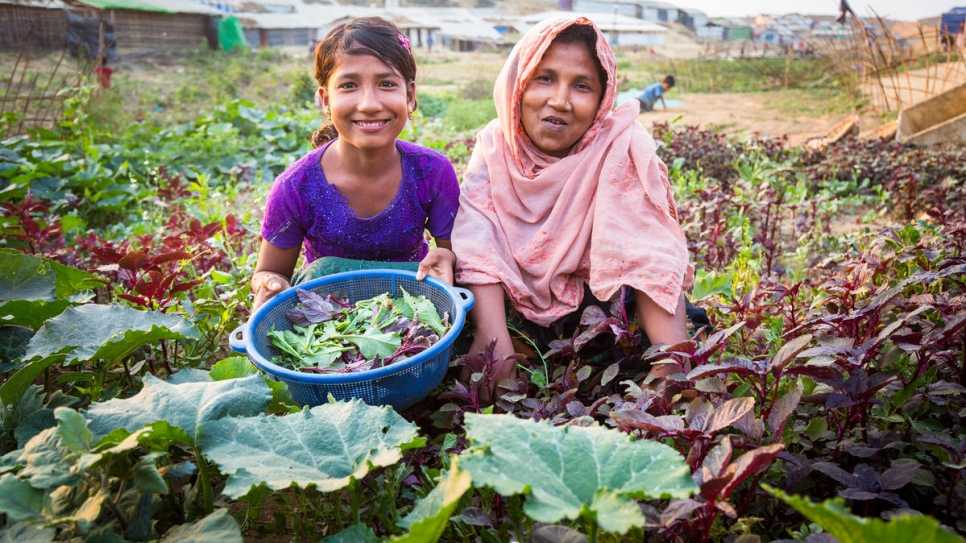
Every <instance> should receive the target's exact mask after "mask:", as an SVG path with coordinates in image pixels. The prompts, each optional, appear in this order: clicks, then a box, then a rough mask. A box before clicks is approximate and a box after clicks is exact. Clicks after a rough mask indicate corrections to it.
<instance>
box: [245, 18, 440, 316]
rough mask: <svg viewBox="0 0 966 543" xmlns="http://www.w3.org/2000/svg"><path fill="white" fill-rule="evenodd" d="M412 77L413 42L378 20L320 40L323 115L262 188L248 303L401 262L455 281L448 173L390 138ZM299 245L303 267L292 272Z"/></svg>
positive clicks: (412, 90) (403, 112)
mask: <svg viewBox="0 0 966 543" xmlns="http://www.w3.org/2000/svg"><path fill="white" fill-rule="evenodd" d="M415 78H416V60H415V59H414V58H413V54H412V50H411V48H410V44H409V40H408V39H406V38H405V37H404V36H403V35H402V34H401V33H400V32H399V29H398V28H396V26H395V25H393V24H392V23H390V22H388V21H385V20H383V19H380V18H378V17H365V18H360V19H355V20H353V21H352V22H349V23H347V24H342V25H339V26H337V27H335V28H334V29H332V31H331V32H329V34H328V35H327V36H326V37H325V38H324V39H323V40H322V41H321V42H319V44H318V45H317V46H316V49H315V79H316V81H317V82H318V84H319V90H318V95H319V102H320V104H321V107H322V109H323V112H324V114H325V116H326V118H327V120H326V122H325V123H324V124H323V125H322V126H321V127H320V128H319V130H318V131H317V132H316V133H315V134H314V135H313V136H312V144H313V146H314V147H315V150H313V151H311V152H309V153H308V154H307V155H305V156H304V157H302V158H300V159H299V160H298V161H296V162H295V163H294V164H292V165H291V166H289V168H288V169H286V170H285V172H283V173H282V174H281V175H279V176H278V178H277V179H275V182H274V183H273V184H272V187H271V189H270V191H269V195H268V199H267V201H266V205H265V217H264V220H263V222H262V228H261V235H262V241H261V248H260V250H259V254H258V262H257V264H256V266H255V272H254V273H253V274H252V279H251V287H252V292H253V293H254V295H255V300H254V307H255V308H257V307H259V306H260V305H262V304H263V303H265V302H266V301H267V300H269V299H270V298H272V297H273V296H275V295H276V294H278V293H279V292H282V291H283V290H285V289H286V288H289V286H290V285H292V284H298V283H300V282H302V281H305V280H308V279H313V278H316V277H321V276H324V275H329V274H331V273H337V272H342V271H349V270H357V269H367V268H401V269H409V270H412V271H416V272H417V279H422V278H423V277H425V276H426V275H427V274H429V275H433V276H435V277H439V278H440V279H442V280H444V281H447V282H450V283H452V280H453V265H454V263H455V260H456V257H455V255H454V254H453V252H452V251H451V250H450V247H451V245H450V241H449V239H450V232H451V231H452V228H453V220H454V217H455V216H456V208H457V205H458V199H459V185H458V183H457V179H456V172H455V170H454V169H453V166H452V164H450V162H449V160H448V159H447V158H446V157H445V156H443V155H442V154H440V153H438V152H436V151H433V150H431V149H427V148H425V147H420V146H418V145H415V144H412V143H408V142H404V141H400V140H398V139H397V138H398V136H399V134H400V133H401V132H402V130H403V128H404V127H405V126H406V121H407V119H408V118H410V116H411V115H412V113H413V111H414V110H415V109H416V81H415ZM427 230H428V231H429V233H430V234H431V235H432V236H433V238H435V242H436V248H434V249H430V247H429V245H428V243H427V241H426V239H425V235H424V234H425V232H426V231H427ZM303 249H304V253H305V261H306V265H305V266H304V267H303V268H302V269H301V270H299V273H298V274H296V275H295V277H294V278H293V272H294V271H295V266H296V264H297V262H298V259H299V256H300V255H301V254H302V252H303Z"/></svg>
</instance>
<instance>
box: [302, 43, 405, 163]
mask: <svg viewBox="0 0 966 543" xmlns="http://www.w3.org/2000/svg"><path fill="white" fill-rule="evenodd" d="M319 97H320V98H321V99H322V106H323V107H325V108H328V109H329V115H330V118H331V119H332V124H334V125H335V129H336V130H337V131H338V132H339V140H340V141H342V143H343V144H349V145H352V146H354V147H357V148H359V149H362V150H370V151H371V150H379V149H384V148H393V147H394V146H395V142H396V137H397V136H399V133H400V132H402V129H403V127H405V126H406V119H407V118H408V116H409V110H410V106H413V105H414V102H415V97H416V83H415V82H409V83H406V81H405V80H404V79H403V78H402V76H400V75H399V74H398V72H397V71H396V70H394V69H392V68H391V67H390V66H388V65H387V64H385V63H384V62H383V61H381V60H379V59H378V58H376V57H374V56H372V55H342V58H341V59H339V61H338V62H337V63H336V65H335V68H334V69H333V70H332V73H331V74H330V75H329V79H328V82H327V83H326V86H325V88H320V89H319Z"/></svg>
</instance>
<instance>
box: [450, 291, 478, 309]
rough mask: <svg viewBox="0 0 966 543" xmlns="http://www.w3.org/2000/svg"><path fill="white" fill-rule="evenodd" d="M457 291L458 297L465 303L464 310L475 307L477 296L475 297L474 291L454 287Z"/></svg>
mask: <svg viewBox="0 0 966 543" xmlns="http://www.w3.org/2000/svg"><path fill="white" fill-rule="evenodd" d="M453 290H454V291H455V292H456V299H457V300H459V302H460V303H461V304H462V305H463V311H469V310H470V309H473V306H474V305H475V304H476V298H474V297H473V293H472V292H470V291H469V290H467V289H465V288H462V287H453Z"/></svg>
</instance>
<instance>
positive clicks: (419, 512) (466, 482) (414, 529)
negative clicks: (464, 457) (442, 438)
mask: <svg viewBox="0 0 966 543" xmlns="http://www.w3.org/2000/svg"><path fill="white" fill-rule="evenodd" d="M471 483H472V481H471V479H470V474H469V473H467V472H465V471H461V470H460V468H459V460H458V459H454V460H453V463H452V467H451V468H450V470H449V471H448V472H446V473H444V474H443V475H442V476H440V478H439V484H437V485H436V488H434V489H433V490H432V491H430V493H429V494H427V495H426V497H425V498H423V499H421V500H419V501H418V502H416V505H414V506H413V510H412V511H410V512H409V514H408V515H406V516H405V517H404V518H403V519H402V520H400V521H399V525H400V526H402V527H403V528H406V529H407V530H409V532H408V533H407V534H406V535H403V536H400V537H394V538H392V541H393V543H436V542H437V541H439V538H440V537H442V535H443V530H445V529H446V523H447V522H449V518H450V516H452V515H453V510H454V509H456V506H457V505H459V501H460V497H462V496H463V493H465V492H466V491H467V490H469V488H470V484H471Z"/></svg>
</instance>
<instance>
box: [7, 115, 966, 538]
mask: <svg viewBox="0 0 966 543" xmlns="http://www.w3.org/2000/svg"><path fill="white" fill-rule="evenodd" d="M72 119H73V121H72V122H71V123H66V124H65V125H64V126H63V127H62V129H61V131H59V132H57V133H53V132H44V131H38V132H36V133H34V134H32V135H31V137H16V138H11V139H8V140H5V141H3V142H2V143H0V206H2V210H3V215H2V223H0V224H2V228H3V231H4V236H3V239H4V243H5V245H6V246H5V248H4V250H3V251H2V252H0V270H2V274H0V319H2V320H0V322H2V323H3V325H2V326H0V361H2V367H0V371H2V372H3V384H2V385H0V401H2V404H3V410H2V419H0V420H2V441H0V453H3V456H2V457H0V458H2V460H0V473H2V476H0V487H2V490H0V512H2V513H3V514H4V515H5V516H6V520H5V522H6V524H4V525H3V529H4V532H3V535H2V536H0V541H2V540H5V539H4V538H10V540H11V541H14V540H15V541H38V542H40V541H55V540H57V541H65V540H72V539H76V540H78V541H123V540H127V541H143V540H153V539H159V538H160V539H161V540H168V541H174V540H184V539H190V538H194V539H195V540H214V539H219V540H240V539H241V537H242V536H241V534H242V533H243V531H244V533H246V534H257V533H264V532H275V533H280V534H291V535H293V536H297V537H299V538H300V539H302V540H304V541H317V540H318V539H319V538H321V537H322V536H330V537H331V539H330V541H363V540H367V539H368V540H372V541H377V540H381V539H393V540H402V541H436V540H439V539H440V538H442V539H443V540H445V541H475V540H482V541H504V540H508V539H511V538H513V539H517V540H520V541H526V540H530V538H532V537H533V535H534V534H535V533H540V534H542V537H557V538H561V537H564V536H561V535H560V534H561V533H565V534H567V537H586V538H587V539H588V540H592V541H596V540H611V541H623V540H640V539H641V537H642V532H646V533H647V534H652V536H653V537H656V538H658V539H660V540H669V541H720V540H726V539H727V540H732V539H734V538H735V537H737V536H739V535H743V534H754V535H755V536H757V537H760V538H761V539H762V540H765V541H771V540H776V539H797V540H806V539H808V540H810V541H820V540H821V539H820V538H821V537H823V536H822V535H819V534H817V533H816V532H819V531H821V529H822V528H821V527H824V528H825V529H826V530H829V531H831V533H832V534H833V535H837V536H839V537H841V534H843V533H852V536H854V537H857V538H859V539H851V540H864V541H873V540H876V541H887V540H901V538H902V537H903V534H915V535H914V536H913V535H909V538H910V539H911V538H912V537H916V538H917V540H918V539H924V538H925V537H927V535H928V534H934V535H935V537H936V540H939V541H945V540H949V541H956V540H959V539H958V538H957V536H955V535H953V534H952V533H951V532H949V531H947V530H945V529H941V528H939V524H940V523H941V524H943V525H945V526H947V527H948V528H950V529H952V530H953V531H956V532H959V533H960V534H962V533H966V514H964V511H966V434H964V430H963V428H964V425H963V418H964V417H966V399H964V395H963V392H964V391H966V388H964V387H966V311H964V307H963V304H964V302H966V298H964V294H966V293H964V290H966V282H964V281H966V256H964V254H963V249H964V247H963V245H964V243H966V241H964V240H966V237H964V235H963V234H964V231H966V208H964V205H966V204H964V202H966V194H964V193H966V189H964V181H966V166H964V163H963V161H962V160H961V159H960V158H959V154H958V152H957V150H956V149H947V148H930V149H919V148H913V147H909V146H905V145H901V144H896V143H868V142H859V141H845V142H843V143H841V144H837V145H834V146H832V147H830V148H829V149H827V150H825V151H823V152H820V153H803V152H801V151H797V150H792V151H789V150H786V149H785V148H784V147H783V145H782V142H780V141H776V140H768V139H758V138H751V139H746V140H736V139H731V138H726V137H724V136H721V135H718V134H714V133H710V132H707V131H701V130H697V129H693V128H688V127H677V126H656V127H654V129H653V133H654V135H655V138H656V139H657V140H658V142H659V145H660V149H659V152H660V153H661V156H662V158H664V160H665V162H666V163H667V164H668V166H669V168H670V170H671V174H672V177H673V179H674V186H675V199H676V201H677V203H678V207H679V215H680V217H681V220H682V222H683V224H684V227H685V231H686V233H687V235H688V239H689V240H690V249H691V252H692V259H693V261H694V263H695V266H696V268H697V270H698V272H697V280H696V285H695V288H694V290H693V292H692V298H693V299H694V300H695V302H696V303H697V304H698V305H699V306H702V307H704V308H706V309H707V310H708V312H709V315H710V317H711V321H712V325H713V329H704V330H695V332H696V341H692V342H686V343H682V344H679V345H675V346H666V347H661V348H649V347H648V346H647V345H646V344H645V343H644V342H643V341H642V340H641V333H640V330H639V328H638V327H637V326H636V324H635V323H633V322H630V321H629V320H628V317H627V312H626V311H625V310H624V308H623V307H622V306H621V304H615V305H614V306H613V307H612V308H611V310H610V311H609V312H604V311H601V310H598V309H591V310H588V311H587V312H586V313H585V314H584V315H582V318H581V320H580V324H579V325H578V326H577V328H576V329H575V330H573V333H572V335H570V336H568V337H564V338H561V339H560V340H559V341H558V342H556V343H555V344H554V345H553V349H552V350H551V351H550V352H544V353H532V354H533V356H532V357H531V358H529V359H528V360H526V361H523V364H524V367H525V369H526V370H527V371H521V372H519V378H517V379H516V380H514V381H511V382H502V383H496V382H493V380H492V378H491V375H492V373H491V368H492V364H493V363H494V361H493V360H492V359H491V358H490V357H489V356H488V354H487V353H482V354H479V355H475V356H468V357H464V358H462V359H459V360H457V361H454V365H455V366H466V367H469V368H470V369H471V372H470V373H472V374H473V377H472V378H471V379H469V380H468V381H465V382H461V381H459V380H458V379H456V378H455V375H456V373H458V370H457V369H454V372H453V377H450V378H447V379H446V380H444V382H443V384H442V385H441V386H440V387H439V388H438V389H437V390H436V391H435V392H434V393H433V394H431V396H430V397H429V398H427V399H426V400H424V401H423V402H421V403H420V404H418V405H417V406H416V407H414V408H412V409H410V410H407V411H406V412H405V413H403V414H402V416H400V414H397V413H394V412H393V411H391V410H389V409H387V408H374V407H369V406H366V405H364V404H361V403H359V402H350V403H343V402H335V403H330V404H327V405H324V406H320V407H316V408H312V409H304V410H300V409H299V408H298V406H296V405H294V404H293V403H292V401H291V397H290V396H289V395H288V394H287V391H286V389H285V387H284V385H280V384H278V383H275V382H266V381H265V380H264V379H263V378H262V377H261V376H259V375H254V374H253V373H252V372H253V368H252V367H251V365H250V364H249V363H248V361H247V360H246V359H243V358H238V357H233V356H231V355H230V354H229V353H228V352H227V350H226V344H227V340H226V338H227V334H228V332H229V331H231V330H233V329H234V328H235V327H237V326H238V324H240V323H241V322H243V321H244V320H245V319H246V318H247V316H248V310H247V305H248V300H249V298H250V291H249V287H248V284H247V278H248V276H249V275H250V273H251V270H252V267H253V265H254V252H255V245H256V241H257V235H256V232H257V222H258V219H257V210H258V209H259V208H260V207H261V198H263V196H264V194H265V191H266V188H267V187H266V184H267V183H266V182H267V181H268V180H270V179H271V178H272V177H273V176H274V175H275V174H277V173H278V172H279V171H280V169H281V168H283V167H284V166H285V165H286V164H287V163H289V162H290V161H291V160H292V159H294V158H295V157H297V156H299V154H300V153H302V152H304V151H305V149H306V147H305V145H306V144H305V142H304V139H303V138H302V137H301V136H300V135H301V134H308V133H309V132H310V131H311V124H312V123H313V122H315V120H314V118H313V115H312V114H310V112H305V111H301V112H292V111H288V110H285V109H282V108H278V109H274V110H271V111H262V110H259V109H257V108H255V107H254V106H253V105H252V104H248V103H244V102H237V101H236V102H230V103H227V104H225V105H224V106H222V107H220V108H217V109H216V110H215V111H213V112H212V113H211V114H210V115H208V116H205V117H203V118H200V119H198V120H197V121H195V122H192V123H188V124H183V125H177V126H172V127H167V128H162V127H151V126H149V125H147V124H140V125H134V126H131V127H129V128H128V129H127V130H126V131H124V132H123V133H120V134H103V133H99V132H98V131H97V130H96V129H95V128H94V127H92V126H91V125H90V124H89V123H87V122H85V119H84V111H83V104H78V107H77V110H76V111H75V112H74V116H73V117H72ZM440 130H441V129H440V127H439V124H438V123H435V122H433V121H425V122H417V123H416V127H415V128H413V129H412V130H411V131H410V132H408V133H407V137H409V138H412V139H416V140H417V141H418V142H420V143H422V144H424V145H429V146H432V147H435V148H438V149H441V150H443V151H446V152H448V153H449V154H450V155H452V156H453V158H454V160H455V161H456V162H457V163H462V161H465V160H466V158H467V153H468V148H467V140H466V139H465V137H452V134H449V133H442V132H441V131H440ZM469 141H471V140H469ZM226 209H228V210H229V212H228V213H226V211H225V210H226ZM601 344H604V345H612V346H613V347H609V348H600V345H601ZM484 388H485V389H486V390H485V391H484ZM481 395H485V396H488V397H491V398H496V404H495V406H494V407H484V406H483V405H482V404H481V401H480V398H481ZM494 412H502V413H504V414H500V415H498V414H494ZM373 428H381V429H382V430H383V431H381V432H379V431H373ZM334 436H339V437H340V439H339V440H335V439H333V437H334ZM296 441H298V442H299V444H298V445H296V444H295V442H296ZM792 495H800V496H807V497H808V498H809V499H810V500H811V501H812V502H816V501H817V502H821V501H823V500H830V499H835V500H845V501H844V502H842V501H828V502H825V503H823V504H813V503H811V502H809V501H806V500H804V499H802V498H796V497H793V496H792ZM776 496H778V497H776ZM789 504H792V505H793V506H794V507H795V508H796V509H798V510H799V511H801V512H802V514H803V515H804V518H803V517H802V516H799V515H798V514H797V513H794V510H793V509H792V506H790V505H789ZM227 512H231V513H232V514H231V515H229V514H227ZM911 513H916V514H918V513H922V514H925V515H928V516H910V514H911ZM853 515H859V516H861V517H866V519H863V520H860V519H859V518H858V517H856V516H853ZM870 517H871V519H870ZM875 517H879V518H880V520H875ZM889 518H892V519H893V520H891V521H890V522H889V523H886V522H885V521H884V520H881V519H889ZM805 519H811V520H813V521H815V522H817V524H816V523H809V522H808V521H807V520H805ZM560 524H562V526H559V525H560ZM836 527H838V528H836ZM573 530H576V531H579V532H581V533H582V534H583V535H580V534H576V533H575V532H573ZM838 530H845V531H844V532H843V531H838ZM853 532H854V533H853ZM884 533H889V534H890V535H889V536H888V537H889V538H892V539H886V538H885V536H883V535H882V534H884ZM553 534H556V535H553ZM27 538H31V539H27ZM863 538H864V539H863ZM894 538H900V539H894ZM907 540H908V539H907Z"/></svg>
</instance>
